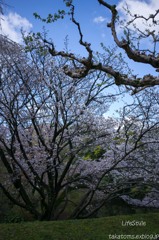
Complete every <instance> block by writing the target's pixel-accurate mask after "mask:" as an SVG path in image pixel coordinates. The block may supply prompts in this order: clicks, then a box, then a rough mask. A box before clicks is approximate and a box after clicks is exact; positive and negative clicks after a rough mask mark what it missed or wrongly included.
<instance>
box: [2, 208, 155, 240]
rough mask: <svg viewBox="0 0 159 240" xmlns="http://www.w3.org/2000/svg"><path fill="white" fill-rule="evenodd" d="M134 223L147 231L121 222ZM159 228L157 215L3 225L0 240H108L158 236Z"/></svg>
mask: <svg viewBox="0 0 159 240" xmlns="http://www.w3.org/2000/svg"><path fill="white" fill-rule="evenodd" d="M133 220H136V221H144V222H146V227H141V226H134V227H132V226H127V227H123V226H122V221H123V222H126V221H133ZM158 225H159V214H158V213H151V214H135V215H127V216H115V217H106V218H98V219H85V220H71V221H56V222H55V221H54V222H29V223H14V224H1V226H0V239H3V240H9V239H11V240H21V239H23V240H28V239H29V240H45V239H47V240H81V239H82V240H107V239H109V235H110V234H128V235H130V234H133V235H134V234H135V235H137V234H139V235H142V234H143V233H144V234H157V233H158ZM129 239H131V238H129Z"/></svg>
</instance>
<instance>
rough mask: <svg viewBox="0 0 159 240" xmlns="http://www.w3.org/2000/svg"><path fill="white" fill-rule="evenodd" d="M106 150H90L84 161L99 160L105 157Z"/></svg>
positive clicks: (98, 147) (97, 148) (99, 148)
mask: <svg viewBox="0 0 159 240" xmlns="http://www.w3.org/2000/svg"><path fill="white" fill-rule="evenodd" d="M104 153H105V150H104V149H103V148H102V147H101V146H96V147H95V148H94V149H93V150H88V151H87V152H86V154H85V156H84V160H98V159H99V158H101V157H102V156H103V154H104Z"/></svg>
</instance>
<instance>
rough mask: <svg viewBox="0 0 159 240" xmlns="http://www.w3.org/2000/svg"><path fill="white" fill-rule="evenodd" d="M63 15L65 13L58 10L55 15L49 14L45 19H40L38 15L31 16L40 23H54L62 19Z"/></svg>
mask: <svg viewBox="0 0 159 240" xmlns="http://www.w3.org/2000/svg"><path fill="white" fill-rule="evenodd" d="M65 14H66V12H65V11H64V10H58V12H57V13H55V14H51V13H49V14H48V16H47V18H42V17H41V16H40V15H39V14H38V13H34V14H33V15H34V17H35V18H36V19H39V20H41V21H42V22H45V23H53V22H56V21H57V20H59V19H63V18H64V16H65Z"/></svg>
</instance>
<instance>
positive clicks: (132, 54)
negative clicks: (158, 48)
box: [98, 0, 159, 68]
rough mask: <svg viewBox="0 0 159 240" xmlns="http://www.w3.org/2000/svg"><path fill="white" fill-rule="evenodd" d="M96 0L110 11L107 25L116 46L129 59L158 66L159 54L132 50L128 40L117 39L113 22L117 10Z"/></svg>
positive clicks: (113, 6)
mask: <svg viewBox="0 0 159 240" xmlns="http://www.w3.org/2000/svg"><path fill="white" fill-rule="evenodd" d="M98 2H99V3H100V4H102V5H103V6H105V7H106V8H108V9H109V10H110V11H111V13H112V19H111V22H110V23H109V24H108V25H107V26H108V27H110V28H111V32H112V35H113V38H114V41H115V43H116V44H117V45H118V47H120V48H122V49H124V50H125V52H126V54H127V56H128V57H129V58H130V59H132V60H134V61H135V62H140V63H146V64H150V65H151V66H152V67H154V68H159V56H158V57H154V56H152V55H146V54H142V53H140V52H139V51H135V50H133V49H132V48H131V47H130V42H129V41H127V40H125V39H122V40H121V41H120V40H119V38H118V36H117V32H116V26H115V23H116V20H117V15H118V12H117V10H116V6H115V5H109V4H108V3H106V2H105V1H103V0H98Z"/></svg>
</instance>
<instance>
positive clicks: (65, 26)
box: [0, 0, 159, 100]
mask: <svg viewBox="0 0 159 240" xmlns="http://www.w3.org/2000/svg"><path fill="white" fill-rule="evenodd" d="M107 2H108V3H110V4H112V5H113V4H115V5H117V9H118V10H119V11H120V13H121V14H122V15H123V16H124V17H125V18H127V20H129V19H128V17H127V16H126V15H125V14H124V12H123V7H125V6H126V4H128V6H129V9H130V11H131V12H132V13H139V14H141V13H144V14H145V16H149V14H151V13H154V11H155V10H156V9H159V0H111V1H110V0H108V1H107ZM5 3H6V6H5V8H4V15H3V16H2V20H1V29H0V32H1V33H2V34H4V35H7V36H8V37H9V38H11V39H12V40H13V41H16V42H18V43H22V38H21V29H23V30H24V31H25V32H30V31H33V32H41V31H42V29H43V27H45V29H46V30H47V31H48V35H49V37H50V38H52V39H53V41H54V43H55V45H56V47H57V49H58V50H63V48H64V39H65V38H66V36H68V39H69V49H70V50H71V52H73V53H77V54H81V55H85V50H84V49H83V48H82V47H81V46H80V45H79V43H78V41H79V35H78V31H77V29H76V28H75V26H74V25H73V24H72V23H71V21H70V20H69V18H68V17H67V18H65V19H64V20H59V21H57V22H55V23H53V24H44V23H43V22H41V21H40V20H37V19H35V17H34V16H33V13H35V12H36V13H38V14H40V15H41V17H44V18H45V17H47V15H48V14H49V13H56V12H57V10H58V9H66V8H65V5H64V3H63V0H45V1H44V0H14V1H13V0H5ZM74 4H75V17H76V19H77V20H78V21H79V22H80V24H81V28H82V31H83V35H84V40H85V41H88V42H91V46H92V48H93V50H94V51H100V50H101V47H100V43H101V42H103V43H104V44H105V45H107V46H112V45H113V38H112V36H111V33H110V29H109V28H107V26H106V25H107V23H108V22H110V13H109V11H108V10H106V9H105V8H104V7H103V6H101V5H99V3H98V1H97V0H74ZM158 20H159V19H158ZM138 26H139V27H142V26H143V24H141V22H138ZM129 65H130V67H131V68H132V69H133V70H134V74H138V76H141V75H143V74H149V73H153V74H155V70H153V69H152V68H151V67H149V66H147V65H146V66H145V65H143V64H138V63H134V62H133V61H129ZM129 100H130V97H129Z"/></svg>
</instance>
